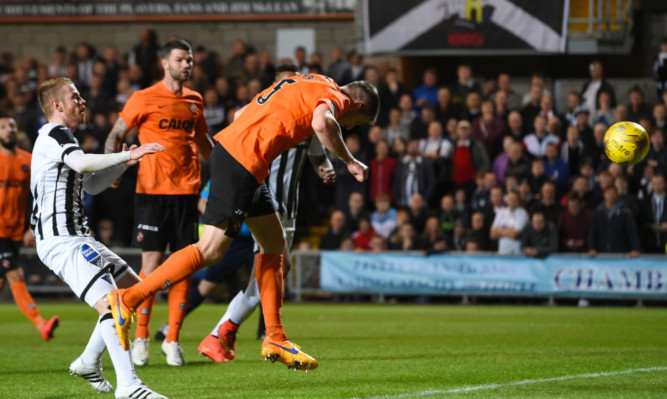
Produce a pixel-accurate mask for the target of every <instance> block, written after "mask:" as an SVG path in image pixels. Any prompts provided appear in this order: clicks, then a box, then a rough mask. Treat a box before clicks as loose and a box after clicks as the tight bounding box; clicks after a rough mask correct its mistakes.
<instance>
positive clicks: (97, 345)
mask: <svg viewBox="0 0 667 399" xmlns="http://www.w3.org/2000/svg"><path fill="white" fill-rule="evenodd" d="M101 319H102V316H100V317H99V318H98V319H97V323H95V329H94V330H93V333H92V334H91V335H90V339H89V340H88V345H86V349H84V350H83V353H82V354H81V360H82V361H83V363H84V364H85V365H87V366H96V365H97V364H98V363H99V362H100V359H101V358H102V354H103V353H104V350H105V349H106V348H107V345H106V344H105V343H104V338H102V332H101V330H100V328H101V327H100V320H101Z"/></svg>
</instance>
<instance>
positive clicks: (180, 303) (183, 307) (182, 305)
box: [166, 276, 190, 342]
mask: <svg viewBox="0 0 667 399" xmlns="http://www.w3.org/2000/svg"><path fill="white" fill-rule="evenodd" d="M189 290H190V276H188V278H186V279H184V280H181V281H179V282H178V283H176V284H174V285H173V286H171V288H170V289H169V297H168V300H169V331H168V332H167V338H166V340H167V342H178V333H179V332H180V331H181V326H182V325H183V319H185V314H186V312H187V310H188V291H189Z"/></svg>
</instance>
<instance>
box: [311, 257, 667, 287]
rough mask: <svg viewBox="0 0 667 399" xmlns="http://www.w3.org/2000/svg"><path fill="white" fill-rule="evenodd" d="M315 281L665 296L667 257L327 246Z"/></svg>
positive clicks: (338, 284) (336, 284)
mask: <svg viewBox="0 0 667 399" xmlns="http://www.w3.org/2000/svg"><path fill="white" fill-rule="evenodd" d="M320 285H321V288H322V289H323V290H324V291H328V292H333V293H369V294H406V295H491V296H493V295H496V296H552V295H553V296H556V297H573V298H578V297H586V298H596V297H597V298H658V297H661V296H662V297H663V298H667V260H663V259H650V258H639V259H609V258H584V257H569V256H552V257H549V258H546V259H534V258H528V257H504V256H483V255H480V256H473V255H471V256H464V255H434V256H428V257H425V256H416V255H400V254H356V253H345V252H329V251H325V252H323V253H322V257H321V270H320Z"/></svg>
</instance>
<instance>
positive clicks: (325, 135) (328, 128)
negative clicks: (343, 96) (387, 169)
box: [312, 104, 368, 181]
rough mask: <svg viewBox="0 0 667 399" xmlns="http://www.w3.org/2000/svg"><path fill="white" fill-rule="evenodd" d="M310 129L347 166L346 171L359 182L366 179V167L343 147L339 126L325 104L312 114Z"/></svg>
mask: <svg viewBox="0 0 667 399" xmlns="http://www.w3.org/2000/svg"><path fill="white" fill-rule="evenodd" d="M312 128H313V130H314V131H315V134H316V135H317V137H318V138H319V139H320V141H321V142H322V144H324V146H325V147H326V148H327V149H328V150H329V151H331V152H333V153H334V154H335V155H336V156H337V157H338V158H340V160H341V161H343V162H344V163H345V164H346V165H347V170H348V171H349V172H350V173H351V174H352V175H353V176H354V177H355V178H356V179H357V180H359V181H364V180H366V179H367V178H368V166H366V165H364V164H363V163H361V162H359V161H357V160H356V159H355V158H354V157H353V156H352V154H350V150H348V148H347V147H346V146H345V142H344V141H343V135H342V134H341V131H340V125H339V124H338V122H337V121H336V118H335V117H334V115H333V114H332V113H331V110H330V109H329V107H328V106H327V105H326V104H320V105H318V106H317V108H315V112H314V113H313V122H312Z"/></svg>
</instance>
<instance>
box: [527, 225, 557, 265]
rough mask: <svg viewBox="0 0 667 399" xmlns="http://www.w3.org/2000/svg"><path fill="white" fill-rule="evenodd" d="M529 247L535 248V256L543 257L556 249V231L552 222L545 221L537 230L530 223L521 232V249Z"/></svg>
mask: <svg viewBox="0 0 667 399" xmlns="http://www.w3.org/2000/svg"><path fill="white" fill-rule="evenodd" d="M528 247H531V248H535V249H536V250H537V255H536V256H537V257H538V258H544V257H546V256H549V255H551V254H552V253H554V252H556V251H558V233H556V228H555V227H554V225H553V223H551V222H547V223H546V225H545V226H544V228H543V229H542V231H537V230H535V228H533V225H532V224H529V225H527V226H526V228H525V229H523V232H522V233H521V249H522V250H525V249H526V248H528Z"/></svg>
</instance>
